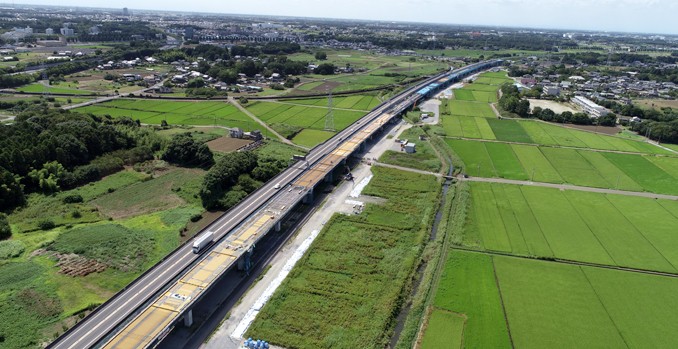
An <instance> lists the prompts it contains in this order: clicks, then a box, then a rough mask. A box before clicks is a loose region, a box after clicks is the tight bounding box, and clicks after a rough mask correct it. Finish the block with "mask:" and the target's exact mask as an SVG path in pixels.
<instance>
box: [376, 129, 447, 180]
mask: <svg viewBox="0 0 678 349" xmlns="http://www.w3.org/2000/svg"><path fill="white" fill-rule="evenodd" d="M425 134H426V133H425V132H424V131H423V130H422V129H421V128H418V127H412V128H410V129H407V130H405V131H404V132H403V133H402V134H401V136H400V138H402V139H408V140H411V141H413V142H415V143H416V144H417V147H416V152H415V153H414V154H407V153H405V152H404V151H394V150H387V151H386V152H384V154H383V155H382V156H381V157H380V158H379V162H383V163H385V164H391V165H397V166H404V167H411V168H415V169H418V170H423V171H429V172H438V171H440V169H441V167H442V163H441V161H440V159H439V158H438V155H437V154H436V152H435V150H434V149H433V147H432V146H431V144H430V143H429V141H420V140H419V136H420V135H425Z"/></svg>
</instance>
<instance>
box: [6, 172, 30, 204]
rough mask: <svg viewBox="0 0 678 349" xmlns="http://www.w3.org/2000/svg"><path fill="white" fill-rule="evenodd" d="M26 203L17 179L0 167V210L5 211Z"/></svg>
mask: <svg viewBox="0 0 678 349" xmlns="http://www.w3.org/2000/svg"><path fill="white" fill-rule="evenodd" d="M25 202H26V197H25V196H24V191H23V189H22V188H21V185H20V184H19V179H18V178H16V177H14V176H13V175H12V173H10V172H9V171H7V170H6V169H4V168H3V167H0V210H6V209H9V208H13V207H16V206H19V205H23V204H24V203H25Z"/></svg>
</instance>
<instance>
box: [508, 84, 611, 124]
mask: <svg viewBox="0 0 678 349" xmlns="http://www.w3.org/2000/svg"><path fill="white" fill-rule="evenodd" d="M501 93H502V95H501V98H499V106H500V107H501V108H502V109H504V110H505V111H507V112H510V113H515V114H517V115H518V116H520V117H523V118H537V119H539V120H543V121H548V122H556V123H567V124H575V125H592V124H597V125H600V126H614V125H615V124H616V122H617V116H616V115H614V114H612V113H610V114H608V115H606V116H602V117H599V118H591V117H589V116H588V115H587V114H585V113H572V112H570V111H565V112H563V113H560V114H558V113H556V112H554V111H553V110H551V109H548V108H540V107H536V108H534V109H533V110H532V111H530V102H529V101H528V100H527V99H525V98H523V97H524V94H523V93H521V92H520V91H519V90H518V88H517V87H516V86H515V85H513V84H505V85H503V86H502V87H501Z"/></svg>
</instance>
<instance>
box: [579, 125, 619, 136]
mask: <svg viewBox="0 0 678 349" xmlns="http://www.w3.org/2000/svg"><path fill="white" fill-rule="evenodd" d="M567 127H571V128H576V129H578V130H584V131H592V132H598V133H604V134H607V135H616V134H617V133H619V132H621V131H622V129H621V128H619V127H616V126H595V125H567Z"/></svg>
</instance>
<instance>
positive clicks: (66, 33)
mask: <svg viewBox="0 0 678 349" xmlns="http://www.w3.org/2000/svg"><path fill="white" fill-rule="evenodd" d="M60 32H61V35H63V36H73V35H75V31H74V30H73V28H67V27H66V28H61V29H60Z"/></svg>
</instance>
